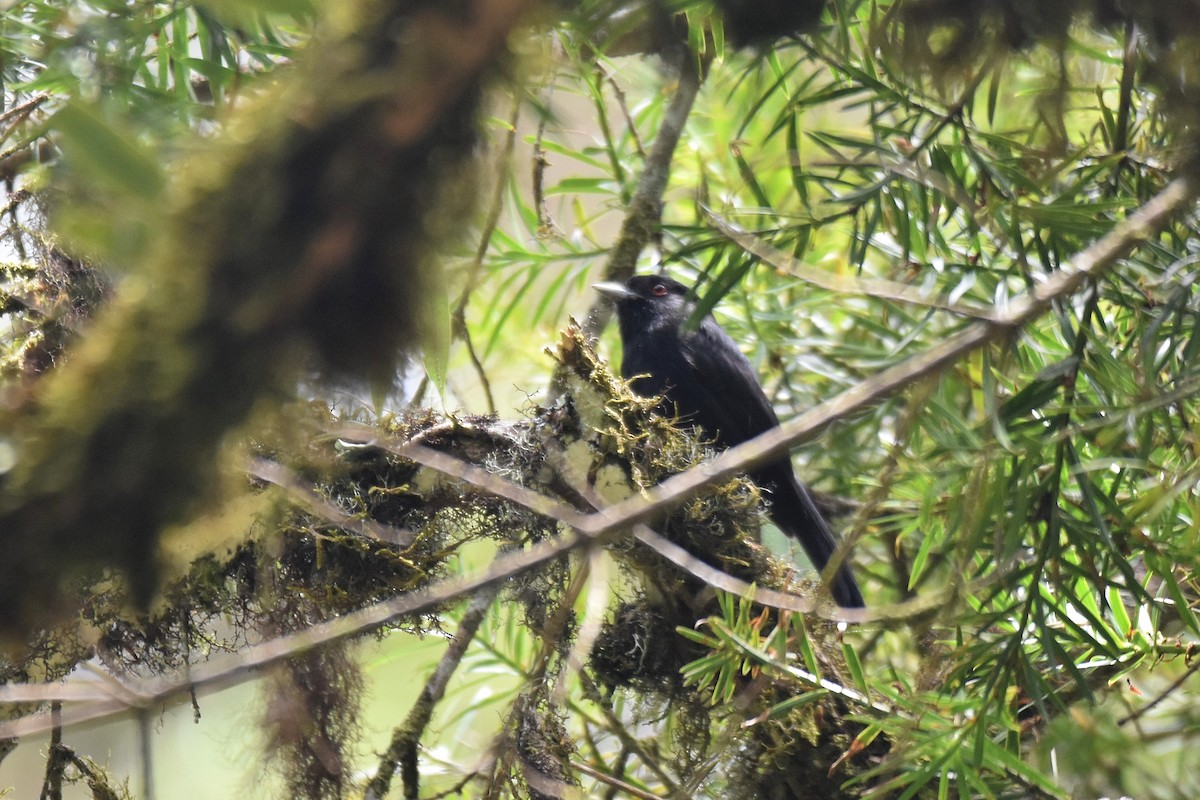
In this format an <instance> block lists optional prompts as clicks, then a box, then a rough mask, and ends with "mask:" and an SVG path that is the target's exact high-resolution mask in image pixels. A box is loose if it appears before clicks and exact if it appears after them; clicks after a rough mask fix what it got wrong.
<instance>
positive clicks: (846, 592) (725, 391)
mask: <svg viewBox="0 0 1200 800" xmlns="http://www.w3.org/2000/svg"><path fill="white" fill-rule="evenodd" d="M680 343H681V345H682V347H681V350H682V352H683V355H684V360H685V362H686V363H687V365H688V366H690V368H691V369H690V375H689V376H688V379H687V380H679V381H677V383H678V385H674V386H669V387H668V388H667V395H668V397H669V398H670V399H671V400H673V401H674V402H675V404H676V406H677V407H678V409H679V412H680V416H682V417H685V418H686V417H687V416H688V415H689V414H690V415H693V417H694V419H693V420H692V421H693V422H694V424H697V425H699V426H700V427H701V428H703V430H704V433H705V434H706V435H707V437H708V438H711V439H714V440H715V441H716V443H717V444H718V445H719V446H720V447H733V446H734V445H738V444H741V443H742V442H745V441H748V440H749V439H753V438H754V437H755V436H758V435H759V434H761V433H764V432H766V431H768V430H770V429H771V428H774V427H776V426H777V425H779V418H778V417H777V416H776V414H775V409H774V408H772V407H771V401H770V400H768V399H767V396H766V393H765V392H763V389H762V385H761V384H760V383H759V381H758V375H757V374H756V373H755V372H754V368H753V367H752V366H751V365H750V361H749V360H748V359H747V358H746V357H745V356H744V355H743V354H742V351H741V350H739V349H738V347H737V345H736V344H735V343H734V341H733V339H731V338H730V337H729V335H728V334H727V333H725V331H724V330H722V329H721V327H720V326H719V325H717V323H716V321H715V320H713V319H712V318H711V317H706V318H705V319H704V321H703V322H702V323H701V325H700V327H699V328H698V329H697V330H696V331H694V332H691V333H684V334H682V335H681V337H680ZM751 477H752V478H753V479H754V481H755V483H757V484H759V485H760V486H762V487H763V488H765V489H767V490H768V491H770V492H771V508H770V512H771V518H772V519H773V520H774V521H775V524H776V525H778V526H779V527H780V529H781V530H783V532H784V533H786V534H787V535H788V536H791V537H792V538H793V539H796V540H797V541H799V542H800V544H801V545H803V546H804V550H805V552H806V553H808V557H809V558H810V559H811V560H812V562H813V565H814V566H815V567H816V568H817V569H818V570H823V569H824V568H825V565H826V564H827V563H828V562H829V559H830V558H831V557H832V556H833V553H834V551H835V550H836V549H837V538H836V537H835V536H834V534H833V531H832V530H831V529H830V528H829V524H828V523H827V522H826V521H825V518H824V517H822V516H821V512H820V511H818V510H817V507H816V505H815V504H814V503H813V501H812V498H811V497H809V495H808V492H807V491H805V489H804V486H803V485H802V484H801V483H800V482H799V481H798V480H797V479H796V474H795V472H794V471H793V470H792V462H791V459H790V458H788V457H787V456H784V457H783V458H781V459H779V460H778V461H773V462H771V463H769V464H765V465H763V466H762V467H759V468H758V469H757V470H755V471H754V472H753V473H752V474H751ZM830 591H831V593H832V594H833V597H834V600H836V601H837V603H838V604H839V605H841V606H844V607H855V608H857V607H861V606H863V604H864V603H863V598H862V594H861V593H860V592H859V589H858V584H857V583H856V582H855V580H854V576H853V575H852V574H851V572H850V568H849V566H848V565H846V564H843V565H842V566H841V568H840V569H839V570H838V573H837V575H835V576H834V578H833V581H832V584H831V586H830Z"/></svg>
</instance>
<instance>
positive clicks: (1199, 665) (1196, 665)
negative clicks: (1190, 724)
mask: <svg viewBox="0 0 1200 800" xmlns="http://www.w3.org/2000/svg"><path fill="white" fill-rule="evenodd" d="M1197 672H1200V660H1198V661H1193V662H1192V665H1191V666H1190V667H1188V668H1187V670H1186V671H1185V672H1184V673H1183V674H1182V675H1180V676H1179V677H1178V678H1176V679H1175V680H1173V681H1171V685H1170V686H1168V687H1167V688H1166V689H1163V691H1162V693H1161V694H1159V695H1158V697H1156V698H1154V699H1153V700H1151V701H1150V702H1149V703H1147V704H1146V705H1144V706H1142V707H1141V708H1139V709H1138V710H1137V711H1134V712H1133V713H1132V714H1129V715H1127V716H1124V717H1121V718H1120V719H1119V720H1117V725H1128V724H1129V723H1130V722H1135V721H1136V720H1138V719H1141V718H1142V717H1143V716H1144V715H1146V714H1148V713H1149V712H1150V711H1152V710H1153V709H1154V707H1155V706H1157V705H1158V704H1159V703H1161V702H1162V701H1164V700H1166V699H1167V698H1168V697H1169V696H1170V695H1171V694H1172V693H1173V692H1174V691H1175V690H1176V689H1178V688H1179V687H1180V686H1183V684H1185V683H1187V681H1188V679H1189V678H1191V677H1192V676H1193V675H1195V674H1196V673H1197Z"/></svg>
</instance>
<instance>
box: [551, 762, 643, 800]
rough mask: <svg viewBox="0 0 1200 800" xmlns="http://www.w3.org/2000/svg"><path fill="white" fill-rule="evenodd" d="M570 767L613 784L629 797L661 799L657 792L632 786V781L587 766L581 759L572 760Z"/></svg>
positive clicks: (610, 784) (602, 781) (641, 799)
mask: <svg viewBox="0 0 1200 800" xmlns="http://www.w3.org/2000/svg"><path fill="white" fill-rule="evenodd" d="M571 768H572V769H575V770H578V771H579V772H582V773H583V774H584V775H588V776H591V777H593V778H595V779H596V780H598V781H600V782H601V783H606V784H608V785H609V786H613V787H615V788H617V789H620V790H621V791H622V792H624V793H625V794H627V795H629V796H630V797H636V798H639V800H662V797H661V796H659V795H657V794H652V793H650V792H647V791H646V790H645V789H639V788H638V787H636V786H634V785H633V784H632V783H629V782H627V781H623V780H621V779H620V778H616V777H613V776H612V775H609V774H608V773H607V772H601V771H600V770H598V769H596V768H595V767H592V766H589V765H588V764H585V763H583V762H582V761H572V762H571Z"/></svg>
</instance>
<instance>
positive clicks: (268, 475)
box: [246, 458, 416, 547]
mask: <svg viewBox="0 0 1200 800" xmlns="http://www.w3.org/2000/svg"><path fill="white" fill-rule="evenodd" d="M246 472H247V473H249V474H250V475H251V476H252V477H255V478H258V479H259V480H261V481H265V482H267V483H270V484H273V485H275V486H278V487H279V488H280V489H283V490H284V492H286V493H287V495H288V497H289V498H290V499H291V500H292V502H294V503H295V504H296V505H298V506H301V507H302V508H304V509H305V510H307V511H308V512H310V513H312V514H314V515H315V516H317V517H320V518H321V519H322V520H324V521H325V522H328V523H329V524H330V525H333V526H335V527H338V528H344V529H345V530H348V531H351V532H353V533H357V534H359V535H362V536H367V537H370V538H372V539H377V540H379V541H381V542H387V543H388V544H392V545H396V546H398V547H407V546H408V545H410V544H412V541H413V539H415V538H416V534H415V533H413V532H412V531H410V530H405V529H404V528H397V527H395V526H394V525H388V524H386V523H383V522H378V521H376V520H373V519H364V518H362V517H355V516H351V515H350V514H347V513H346V512H345V511H342V510H341V509H340V508H338V507H337V506H336V505H334V504H333V503H331V502H329V501H328V500H326V499H325V498H324V497H322V496H321V495H320V494H318V493H317V489H316V487H315V486H314V485H312V484H311V483H307V482H305V481H302V480H300V478H299V477H297V476H296V475H295V474H294V473H293V472H292V471H291V470H289V469H288V468H287V467H285V466H283V465H282V464H279V463H277V462H275V461H269V460H267V459H265V458H254V459H251V460H250V463H249V465H247V467H246Z"/></svg>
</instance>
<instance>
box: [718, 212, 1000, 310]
mask: <svg viewBox="0 0 1200 800" xmlns="http://www.w3.org/2000/svg"><path fill="white" fill-rule="evenodd" d="M705 215H706V216H707V217H708V220H709V222H711V223H712V224H713V226H714V227H716V229H717V230H718V231H720V232H721V234H722V235H723V236H725V238H727V239H729V240H730V241H732V242H734V243H735V244H737V245H738V246H739V247H741V248H742V250H744V251H745V252H747V253H750V254H751V255H753V256H756V257H757V258H758V259H759V260H760V261H762V262H764V263H766V264H769V265H770V266H772V267H774V268H775V269H777V270H778V271H780V272H783V273H786V274H788V275H792V276H793V277H796V278H799V279H800V280H802V281H805V282H807V283H811V284H813V285H814V286H818V287H820V288H822V289H826V290H828V291H831V292H838V293H840V294H853V295H866V296H868V297H878V298H879V299H881V300H891V301H893V302H897V303H909V304H911V305H916V306H923V307H926V308H938V309H942V310H944V311H950V312H952V313H955V314H960V315H962V316H966V317H973V318H975V319H984V320H992V319H993V318H994V313H995V312H994V311H993V310H992V309H989V308H983V307H981V306H976V305H967V304H964V303H953V302H950V301H948V300H942V299H941V298H938V297H930V296H927V295H926V294H925V293H924V292H922V291H921V290H920V289H916V288H914V287H913V286H911V285H909V284H907V283H901V282H899V281H889V280H886V279H882V278H859V277H851V276H846V275H835V274H832V273H830V272H828V271H826V270H823V269H817V268H815V267H810V266H808V265H807V264H805V263H804V262H803V261H801V260H800V259H798V258H792V257H791V256H789V255H788V254H787V253H785V252H783V251H782V250H779V249H777V248H776V247H774V246H772V245H771V244H770V243H769V242H767V241H766V240H764V239H762V238H761V237H759V236H756V235H755V234H753V233H751V232H749V231H746V230H743V229H742V228H739V227H738V226H737V225H735V224H733V223H732V222H730V221H729V220H727V219H725V218H724V217H721V216H720V215H718V214H716V213H714V212H713V211H711V210H708V209H705Z"/></svg>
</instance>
